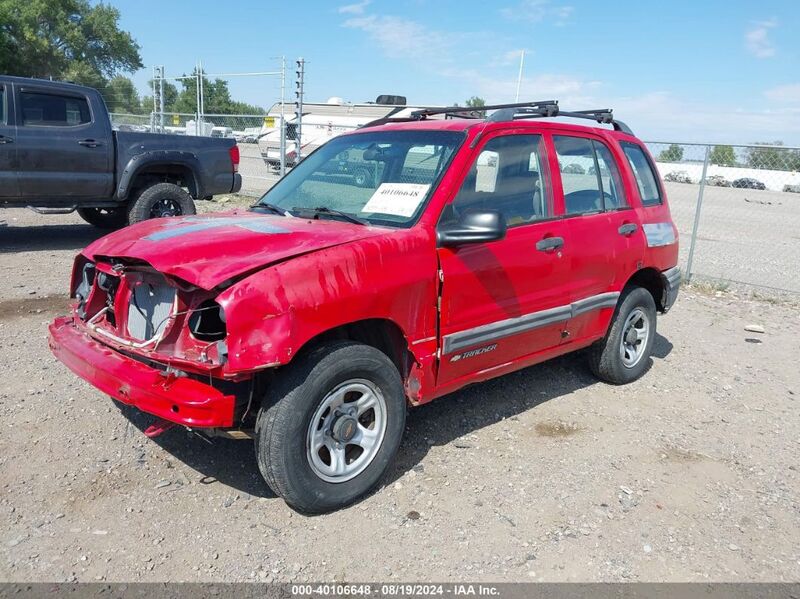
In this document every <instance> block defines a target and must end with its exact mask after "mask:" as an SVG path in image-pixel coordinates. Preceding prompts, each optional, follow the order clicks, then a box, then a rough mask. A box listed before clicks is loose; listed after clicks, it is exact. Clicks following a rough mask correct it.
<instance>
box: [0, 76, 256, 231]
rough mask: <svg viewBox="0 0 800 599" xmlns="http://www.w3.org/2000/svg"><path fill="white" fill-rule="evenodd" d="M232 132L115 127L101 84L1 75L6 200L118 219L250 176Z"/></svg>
mask: <svg viewBox="0 0 800 599" xmlns="http://www.w3.org/2000/svg"><path fill="white" fill-rule="evenodd" d="M238 169H239V148H238V147H237V146H236V142H235V140H233V139H219V138H214V139H212V138H208V137H182V136H177V135H158V134H152V133H132V132H123V131H114V130H113V129H112V127H111V121H110V119H109V115H108V110H107V109H106V105H105V102H104V101H103V98H102V96H101V95H100V93H99V92H98V91H97V90H95V89H92V88H88V87H82V86H78V85H73V84H71V83H62V82H54V81H44V80H39V79H26V78H21V77H6V76H2V75H0V207H6V208H9V207H23V208H24V207H27V208H31V209H33V210H36V211H37V212H42V213H50V214H52V213H55V214H61V213H69V212H72V211H74V210H77V211H78V214H80V216H81V217H82V218H83V219H84V220H85V221H87V222H89V223H91V224H92V225H95V226H97V227H101V228H108V229H115V228H119V227H122V226H124V225H126V224H129V223H134V222H138V221H142V220H146V219H148V218H155V217H161V216H179V215H187V214H194V213H195V206H194V200H195V199H199V198H204V199H205V198H210V197H211V196H213V195H215V194H221V193H233V192H236V191H239V189H240V188H241V186H242V181H241V176H240V175H239V174H238V172H237V171H238Z"/></svg>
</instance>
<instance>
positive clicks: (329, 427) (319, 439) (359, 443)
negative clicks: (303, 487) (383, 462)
mask: <svg viewBox="0 0 800 599" xmlns="http://www.w3.org/2000/svg"><path fill="white" fill-rule="evenodd" d="M386 412H387V410H386V400H385V398H384V397H383V393H382V392H381V390H380V389H378V387H377V386H376V385H375V384H374V383H372V382H371V381H367V380H365V379H352V380H349V381H346V382H344V383H342V384H341V385H339V386H337V387H336V388H335V389H333V390H332V391H330V392H329V393H328V394H327V395H326V396H325V397H324V398H323V399H322V401H321V402H320V404H319V406H318V407H317V409H316V411H315V412H314V416H313V417H312V418H311V422H310V423H309V425H308V434H307V436H306V457H307V459H308V464H309V466H311V470H312V471H313V472H314V474H316V475H317V476H318V477H320V478H321V479H322V480H324V481H327V482H331V483H342V482H346V481H348V480H350V479H352V478H355V477H356V476H358V475H359V474H361V473H362V472H363V471H364V470H365V469H366V468H367V466H369V465H370V464H371V463H372V460H374V459H375V456H376V455H377V453H378V450H379V449H380V447H381V444H382V443H383V438H384V436H385V434H386Z"/></svg>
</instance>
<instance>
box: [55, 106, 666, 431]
mask: <svg viewBox="0 0 800 599" xmlns="http://www.w3.org/2000/svg"><path fill="white" fill-rule="evenodd" d="M414 128H420V129H425V128H431V129H433V128H436V129H450V130H465V131H466V136H467V137H466V140H465V142H464V144H463V145H462V146H461V148H460V150H459V151H458V153H457V154H456V156H455V157H454V159H453V161H452V163H451V165H450V167H449V169H448V170H447V172H446V173H445V174H444V176H443V177H442V179H441V181H440V183H439V186H438V188H437V189H436V190H435V191H434V193H433V195H432V197H431V199H430V201H429V203H428V206H427V207H426V209H425V211H424V213H423V214H422V216H421V218H420V219H419V221H418V222H417V223H416V224H415V225H414V226H412V227H410V228H408V229H393V228H384V227H377V226H368V227H363V226H359V225H355V224H350V223H347V222H340V221H334V220H305V219H301V218H285V217H281V216H277V215H276V216H270V215H267V214H253V213H249V212H243V211H239V212H231V213H227V214H221V215H214V216H212V215H206V216H202V217H187V218H182V219H169V220H166V219H156V220H150V221H145V222H142V223H139V224H137V225H134V226H131V227H127V228H125V229H123V230H121V231H118V232H115V233H112V234H110V235H108V236H106V237H104V238H102V239H100V240H98V241H96V242H94V243H93V244H91V245H90V246H89V247H87V248H86V249H85V250H84V252H83V253H82V255H81V256H79V258H78V260H77V262H76V268H75V269H74V272H73V285H72V289H73V291H74V289H75V287H76V284H77V281H78V279H79V278H80V266H82V264H83V263H84V261H86V260H91V261H94V262H98V263H99V264H101V265H102V264H105V265H104V266H102V268H104V269H105V270H106V271H107V272H108V273H110V274H113V273H114V271H113V269H111V267H110V264H109V263H108V260H109V259H110V258H119V259H123V261H124V262H125V263H126V264H127V265H128V267H129V269H128V270H126V272H125V274H124V276H123V277H122V279H123V280H122V281H121V288H120V292H119V294H118V296H117V300H116V303H117V305H118V306H119V311H120V312H119V313H120V315H121V316H120V318H119V320H121V321H122V320H124V318H123V317H122V315H124V313H125V312H124V311H125V310H126V309H127V308H126V306H125V304H126V302H127V298H128V297H129V293H130V285H131V281H133V280H135V279H136V277H145V278H146V277H148V276H152V274H153V273H152V271H156V272H158V273H162V274H163V275H164V276H166V277H167V279H168V280H170V281H172V282H173V283H174V284H176V285H178V286H179V287H180V288H181V289H182V290H181V291H180V292H179V293H178V304H179V311H180V312H181V313H185V312H187V311H190V310H191V309H193V308H194V307H197V306H198V305H199V304H200V303H201V302H202V301H204V300H208V299H215V300H216V301H217V302H218V303H219V304H220V305H221V306H222V307H223V309H224V313H225V318H226V323H227V338H226V344H227V359H224V357H223V356H221V355H220V354H219V353H218V350H219V348H218V347H216V346H213V347H212V345H213V344H211V345H210V344H208V343H202V342H199V341H198V340H196V339H194V337H192V336H191V335H190V334H189V333H188V330H187V326H186V319H187V318H188V317H187V316H186V315H185V314H184V315H181V316H178V317H176V318H175V320H174V322H172V323H171V324H170V325H169V327H168V332H167V334H166V336H165V339H164V342H163V343H162V344H160V345H159V346H158V347H157V348H156V349H144V350H132V349H126V348H125V347H124V346H123V345H121V344H120V343H118V342H116V341H113V340H111V339H108V338H105V337H100V336H98V334H97V333H92V334H90V332H89V331H88V330H87V325H86V323H85V322H83V321H82V320H81V319H80V318H78V317H77V316H75V317H70V318H59V319H57V320H56V321H55V322H54V323H53V324H52V325H51V326H50V345H51V348H52V349H53V352H54V353H55V354H56V356H57V357H58V358H59V359H60V360H61V361H62V362H64V363H65V364H66V365H67V366H68V367H69V368H71V369H72V370H73V371H74V372H75V373H76V374H78V376H80V377H82V378H84V379H86V380H88V381H89V382H91V383H92V384H93V385H95V386H96V387H98V388H99V389H100V390H102V391H103V392H105V393H108V394H109V395H112V396H113V397H116V398H117V399H119V400H120V401H123V402H126V403H129V404H132V405H136V406H137V407H139V408H140V409H142V410H144V411H146V412H149V413H152V414H155V415H157V416H159V417H161V418H164V419H166V420H169V421H171V422H177V423H180V424H184V425H187V426H196V427H223V428H224V427H232V426H236V425H237V424H238V422H236V421H235V418H236V417H235V415H234V412H235V398H234V396H232V395H225V394H223V393H222V392H221V391H219V390H218V389H216V388H215V386H214V385H215V384H216V383H214V384H207V383H205V382H200V380H195V379H193V378H187V377H178V378H173V380H169V378H168V377H167V378H165V376H164V375H163V373H162V372H161V371H159V370H158V369H156V368H153V367H151V366H148V365H146V364H144V363H142V362H140V361H137V360H134V359H132V358H129V357H127V356H125V355H123V354H122V353H121V351H122V350H125V351H126V352H128V353H133V354H138V355H140V356H141V357H142V358H146V359H149V360H152V361H153V362H155V363H159V364H169V365H171V366H172V367H174V368H178V369H181V370H183V371H185V372H187V373H190V374H195V375H201V374H202V376H203V377H209V380H211V381H212V383H213V382H214V381H219V380H222V379H228V380H234V381H242V380H247V379H249V378H251V377H253V376H254V375H255V374H257V373H259V372H262V371H266V370H269V369H273V368H276V367H281V366H284V365H288V364H290V363H291V362H292V360H293V358H294V357H295V356H296V355H297V354H298V352H300V351H301V350H302V349H303V348H304V347H305V346H307V344H309V343H311V342H313V341H314V339H315V338H317V337H318V336H319V335H321V334H324V333H325V332H327V331H330V330H332V329H335V328H337V327H342V326H344V325H348V324H350V323H354V322H360V321H365V320H371V321H374V322H373V323H372V325H371V326H374V324H375V323H379V322H380V323H386V324H387V326H391V327H395V329H396V330H399V332H400V333H401V335H402V339H403V344H404V346H405V347H403V348H402V349H403V350H405V351H406V352H407V355H408V358H409V359H408V362H409V363H410V367H409V371H408V372H407V373H403V374H404V376H405V388H406V393H407V395H408V399H409V401H410V402H411V403H413V404H418V403H424V402H426V401H430V400H431V399H434V398H435V397H438V396H441V395H443V394H445V393H449V392H451V391H454V390H456V389H458V388H460V387H462V386H464V385H466V384H469V383H473V382H477V381H482V380H485V379H488V378H492V377H494V376H498V375H500V374H504V373H506V372H511V371H513V370H517V369H519V368H521V367H524V366H527V365H530V364H534V363H537V362H540V361H543V360H546V359H549V358H551V357H554V356H557V355H560V354H563V353H567V352H570V351H574V350H575V349H578V348H581V347H585V346H587V345H589V344H591V343H592V342H594V341H595V340H597V339H599V338H600V337H602V336H603V335H604V334H605V332H606V330H607V327H608V324H609V321H610V319H611V316H612V313H613V308H604V309H599V310H595V311H592V312H587V313H585V314H582V315H580V316H577V317H575V318H574V319H573V320H572V321H569V322H566V323H563V322H562V323H557V324H554V325H549V326H544V327H542V328H539V329H536V330H533V331H528V332H525V333H522V334H519V335H517V336H513V337H509V338H506V339H503V340H502V341H499V342H498V347H497V349H496V350H494V351H491V352H487V353H484V354H481V355H478V356H475V357H471V358H469V359H467V360H461V361H458V362H450V361H449V360H448V359H447V357H446V356H445V357H441V356H440V353H439V352H440V349H441V345H442V337H443V336H444V335H448V334H451V333H456V332H459V331H463V330H464V329H469V328H473V327H477V326H481V325H484V324H487V323H494V322H497V321H499V320H503V319H507V318H513V317H516V316H521V315H525V314H529V313H531V312H538V311H541V310H547V309H550V308H553V307H557V306H563V305H565V304H570V303H571V302H574V301H577V300H580V299H582V298H585V297H587V296H591V295H596V294H599V293H604V292H617V291H621V290H622V289H623V287H624V286H625V284H626V282H627V281H628V280H629V279H630V278H631V277H632V276H633V275H634V274H635V273H636V272H637V271H638V270H639V269H640V268H652V269H654V270H655V271H663V270H666V269H668V268H671V267H673V266H675V265H676V264H677V253H678V245H677V242H676V243H674V244H671V245H667V246H663V247H648V246H647V244H646V241H645V236H644V233H643V231H642V225H643V224H645V223H659V222H667V223H671V222H672V221H671V217H670V213H669V207H668V205H667V203H666V196H665V194H664V191H663V188H662V190H661V192H662V197H664V198H665V200H664V203H663V204H662V205H659V206H654V207H647V208H645V207H642V205H641V201H640V198H639V193H638V189H637V186H636V182H635V179H634V178H633V174H632V172H631V170H630V167H629V166H628V163H627V160H625V158H624V155H623V154H622V151H621V149H620V147H619V145H618V141H621V140H627V141H632V142H635V143H639V142H638V140H636V139H635V138H633V137H631V136H629V135H625V134H623V133H619V132H615V131H610V130H606V129H599V128H588V127H584V126H578V125H568V124H562V123H549V122H541V121H517V122H513V123H484V122H482V121H481V122H477V123H476V122H475V121H469V120H459V119H453V120H442V121H423V122H419V123H400V124H389V125H385V126H383V127H381V128H371V129H369V131H370V132H375V131H377V130H380V129H385V130H396V129H414ZM508 133H526V134H530V133H538V134H541V135H542V136H543V138H544V142H545V148H546V152H547V156H548V166H549V171H550V182H551V186H552V198H551V199H552V204H553V210H554V213H555V218H553V219H551V220H547V221H542V222H538V223H531V224H527V225H525V226H521V227H516V228H512V229H509V231H508V234H507V236H506V238H505V239H503V240H500V241H496V242H492V243H489V244H477V245H470V246H462V247H460V248H457V249H453V248H443V249H437V247H436V223H437V221H438V219H439V215H440V213H441V211H442V209H443V207H444V206H445V205H446V204H447V203H448V202H450V201H451V200H452V199H453V197H454V196H455V194H456V193H457V191H458V189H459V187H460V185H461V182H462V180H463V178H464V176H465V175H466V173H467V171H468V170H469V168H470V166H471V165H472V163H473V161H474V160H475V158H476V157H477V155H478V153H479V152H480V150H481V148H482V147H483V145H484V143H486V141H487V140H488V139H490V138H491V137H492V136H493V135H499V134H508ZM354 134H355V135H358V133H354ZM553 134H562V135H576V136H584V137H590V138H594V139H596V140H598V141H602V142H603V143H605V144H606V145H607V146H608V147H609V148H610V149H611V152H612V154H613V155H614V157H615V158H616V160H617V163H618V166H619V169H620V172H621V185H622V188H623V189H624V193H625V196H626V197H627V199H628V203H629V205H630V209H628V210H620V211H616V212H605V213H601V214H594V215H586V216H576V217H570V218H562V215H563V212H564V201H563V190H562V187H561V181H560V176H559V173H558V163H557V160H556V157H555V151H554V148H553V143H552V135H553ZM473 146H474V147H473ZM659 184H660V183H659ZM226 219H227V220H226ZM233 219H238V220H236V221H234V220H233ZM628 222H631V223H635V224H637V225H638V227H639V228H638V230H637V232H636V233H635V234H633V235H632V236H631V237H623V236H620V235H618V234H617V233H616V231H617V228H618V227H619V226H620V225H622V224H625V223H628ZM208 223H211V224H212V225H213V224H215V223H218V224H220V226H214V227H213V228H212V229H203V230H194V232H191V231H192V230H193V229H191V227H194V226H196V225H198V224H201V225H203V226H204V225H205V224H208ZM264 226H267V227H274V228H276V229H279V230H280V231H281V232H271V233H268V234H265V233H263V232H259V231H253V230H250V228H252V227H255V228H258V227H264ZM673 228H674V227H673ZM181 229H183V230H188V231H189V232H186V233H185V234H181V235H176V236H169V235H170V232H174V231H178V230H181ZM164 234H166V235H168V237H167V238H162V239H159V236H162V235H164ZM676 235H677V233H676ZM153 236H154V237H155V238H153ZM549 236H557V237H563V238H564V240H565V244H564V247H563V249H562V250H561V251H559V252H553V253H544V252H539V251H536V250H535V243H536V241H538V240H539V239H542V238H545V237H549ZM98 268H101V267H98ZM440 268H441V269H442V271H443V272H444V284H443V287H442V289H441V314H438V313H437V303H438V301H439V293H440V283H439V274H438V271H439V269H440ZM117 274H118V273H117ZM102 301H103V300H102V299H97V298H94V299H93V298H92V297H90V299H89V305H90V307H91V308H92V309H94V310H97V309H99V308H100V307H102ZM93 302H94V303H93ZM89 312H90V313H92V310H91V309H90V310H89ZM101 326H105V327H107V329H108V332H111V333H114V334H118V335H119V334H122V335H123V336H124V327H123V326H122V325H119V324H118V325H117V326H116V327H114V326H112V325H111V324H109V323H104V324H102V325H101ZM215 352H217V353H215ZM216 386H217V387H218V386H219V385H216ZM239 399H240V400H241V398H239ZM174 406H177V412H176V411H175V409H174ZM237 417H238V416H237Z"/></svg>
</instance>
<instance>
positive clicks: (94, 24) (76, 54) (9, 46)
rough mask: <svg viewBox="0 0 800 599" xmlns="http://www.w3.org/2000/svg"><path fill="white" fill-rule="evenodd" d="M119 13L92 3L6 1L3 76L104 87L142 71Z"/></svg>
mask: <svg viewBox="0 0 800 599" xmlns="http://www.w3.org/2000/svg"><path fill="white" fill-rule="evenodd" d="M118 21H119V11H118V10H117V9H116V8H114V7H112V6H109V5H107V4H94V5H93V4H90V2H89V1H88V0H0V73H7V74H10V75H21V76H25V77H41V78H48V77H52V78H54V79H66V80H70V81H75V82H76V83H82V84H85V85H93V86H95V87H100V88H102V87H104V84H105V82H106V81H107V80H108V79H109V78H111V77H113V76H114V75H115V74H116V73H118V72H120V71H127V72H133V71H135V70H137V69H140V68H141V67H142V59H141V56H140V55H139V45H138V44H137V43H136V42H135V41H134V39H133V37H131V34H130V33H128V32H126V31H122V30H120V28H119V24H118Z"/></svg>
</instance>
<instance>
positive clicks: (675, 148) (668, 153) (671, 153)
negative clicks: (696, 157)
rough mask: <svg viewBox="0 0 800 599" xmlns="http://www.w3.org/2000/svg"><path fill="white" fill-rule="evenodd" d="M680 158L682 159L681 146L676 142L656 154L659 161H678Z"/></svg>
mask: <svg viewBox="0 0 800 599" xmlns="http://www.w3.org/2000/svg"><path fill="white" fill-rule="evenodd" d="M681 160H683V148H682V147H681V146H679V145H678V144H670V146H669V147H668V148H667V149H666V150H663V151H662V152H661V154H659V155H658V161H659V162H680V161H681Z"/></svg>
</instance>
